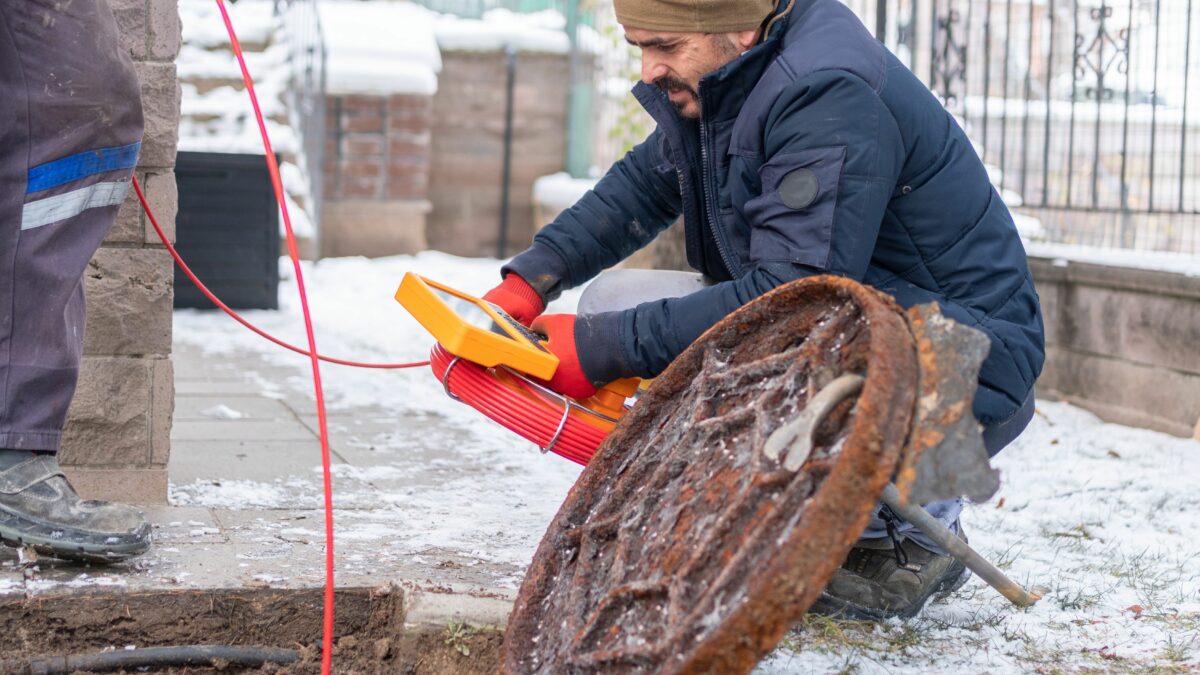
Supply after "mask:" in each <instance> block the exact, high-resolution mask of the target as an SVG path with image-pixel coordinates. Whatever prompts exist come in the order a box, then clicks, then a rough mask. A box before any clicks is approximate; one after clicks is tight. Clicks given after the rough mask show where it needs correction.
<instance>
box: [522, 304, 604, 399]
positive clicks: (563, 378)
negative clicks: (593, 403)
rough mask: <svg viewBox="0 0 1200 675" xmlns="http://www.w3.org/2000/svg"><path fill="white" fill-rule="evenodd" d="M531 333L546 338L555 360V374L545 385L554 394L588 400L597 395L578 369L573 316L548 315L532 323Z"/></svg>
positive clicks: (579, 367) (579, 368)
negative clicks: (556, 365) (556, 359)
mask: <svg viewBox="0 0 1200 675" xmlns="http://www.w3.org/2000/svg"><path fill="white" fill-rule="evenodd" d="M530 328H531V329H533V332H535V333H540V334H542V335H545V336H546V338H547V339H548V340H549V344H548V345H546V346H547V348H549V350H550V353H552V354H554V355H555V356H557V357H558V370H556V371H554V377H552V378H550V381H549V382H547V383H546V386H548V387H550V388H551V389H553V390H554V391H557V392H558V393H560V394H566V395H567V396H570V397H571V398H587V397H589V396H591V395H592V394H595V393H596V386H595V385H593V384H592V382H591V380H589V379H588V376H587V375H585V374H584V372H583V367H582V366H581V365H579V352H578V351H577V349H576V347H575V315H574V314H547V315H545V316H539V317H538V318H536V319H534V320H533V325H532V326H530Z"/></svg>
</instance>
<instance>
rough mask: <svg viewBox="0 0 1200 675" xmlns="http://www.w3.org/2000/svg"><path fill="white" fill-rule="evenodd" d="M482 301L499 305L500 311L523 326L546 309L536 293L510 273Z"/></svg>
mask: <svg viewBox="0 0 1200 675" xmlns="http://www.w3.org/2000/svg"><path fill="white" fill-rule="evenodd" d="M483 299H484V300H486V301H488V302H490V303H492V304H495V305H499V306H500V309H503V310H504V311H505V312H507V313H508V315H509V316H511V317H512V318H514V319H516V320H517V321H518V322H519V323H521V324H522V325H525V326H528V325H529V322H530V321H533V320H534V319H535V318H537V316H538V315H539V314H541V313H542V311H543V310H545V309H546V303H545V302H543V301H542V297H541V296H540V295H538V293H537V291H535V290H533V287H532V286H530V285H529V284H528V283H527V282H526V281H525V280H524V279H522V278H521V277H520V276H518V275H516V274H513V273H512V272H509V273H508V274H506V275H504V281H503V282H501V284H500V285H499V286H497V287H495V288H493V289H492V290H490V291H488V292H487V294H486V295H484V296H483Z"/></svg>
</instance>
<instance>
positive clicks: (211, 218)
mask: <svg viewBox="0 0 1200 675" xmlns="http://www.w3.org/2000/svg"><path fill="white" fill-rule="evenodd" d="M175 179H176V181H177V183H178V185H179V215H178V216H177V217H176V219H175V237H176V242H175V247H176V248H177V249H179V254H180V256H182V257H183V260H184V262H186V263H187V264H188V266H189V267H191V269H192V272H194V273H195V274H196V276H197V277H199V279H200V281H202V282H203V283H204V285H205V286H208V288H209V289H210V290H212V292H213V293H215V294H216V296H217V297H218V298H220V299H221V300H222V301H223V302H225V304H227V305H229V306H230V307H236V308H239V309H277V308H278V307H279V207H278V206H277V205H276V204H275V194H274V192H273V190H272V188H271V177H270V174H269V173H268V172H267V165H266V161H265V159H264V158H263V156H262V155H240V154H228V153H221V152H180V153H179V155H178V157H177V158H176V160H175ZM175 306H176V307H196V308H201V309H212V308H213V307H214V305H213V304H212V303H211V302H209V301H208V298H205V297H204V296H203V295H202V294H201V293H200V289H198V288H196V286H195V285H194V284H192V282H191V280H189V279H188V278H187V277H186V276H184V274H183V272H182V271H180V270H179V268H178V267H176V269H175Z"/></svg>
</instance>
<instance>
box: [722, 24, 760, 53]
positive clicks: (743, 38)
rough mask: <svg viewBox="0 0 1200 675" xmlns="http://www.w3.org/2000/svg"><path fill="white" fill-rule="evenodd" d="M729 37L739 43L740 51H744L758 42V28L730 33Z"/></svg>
mask: <svg viewBox="0 0 1200 675" xmlns="http://www.w3.org/2000/svg"><path fill="white" fill-rule="evenodd" d="M729 39H730V41H732V42H733V44H735V45H737V48H738V51H742V52H744V51H746V50H748V49H750V48H751V47H753V46H754V45H756V44H758V29H757V28H755V29H753V30H743V31H738V32H736V33H729Z"/></svg>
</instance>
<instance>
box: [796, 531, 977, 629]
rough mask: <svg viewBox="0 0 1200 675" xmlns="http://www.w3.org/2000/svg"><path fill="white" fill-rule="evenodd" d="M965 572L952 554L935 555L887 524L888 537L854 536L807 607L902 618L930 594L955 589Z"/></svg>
mask: <svg viewBox="0 0 1200 675" xmlns="http://www.w3.org/2000/svg"><path fill="white" fill-rule="evenodd" d="M960 532H961V530H960ZM959 536H962V537H963V539H964V540H965V539H966V537H965V536H963V535H962V534H960V535H959ZM970 576H971V572H970V571H969V570H968V569H967V568H966V566H965V565H963V564H962V563H961V562H959V561H958V559H956V558H954V557H952V556H949V555H938V554H936V553H934V552H932V551H930V550H928V549H926V548H924V547H922V546H920V545H919V544H917V543H916V542H914V541H913V540H912V539H909V538H907V537H905V536H904V535H899V534H895V532H894V531H892V530H891V528H889V537H882V538H879V539H860V540H859V541H858V543H857V544H855V546H854V548H852V549H850V554H849V555H848V556H846V561H845V562H844V563H842V566H841V568H839V569H838V571H837V572H836V573H834V575H833V579H832V580H831V581H830V582H829V585H828V586H826V587H825V591H824V592H823V593H821V596H820V597H819V598H817V601H816V603H814V604H813V606H812V607H811V608H809V610H808V611H810V612H813V613H815V614H824V615H826V616H831V617H836V618H842V619H860V620H868V621H881V620H883V619H887V618H890V617H900V618H903V619H908V618H911V617H914V616H916V615H917V613H918V612H920V611H921V609H922V608H924V607H925V604H926V603H927V602H929V599H930V598H933V597H939V598H940V597H944V596H946V595H949V594H950V593H953V592H954V591H956V590H958V589H959V588H961V587H962V585H963V584H965V583H966V582H967V579H969V578H970Z"/></svg>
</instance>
